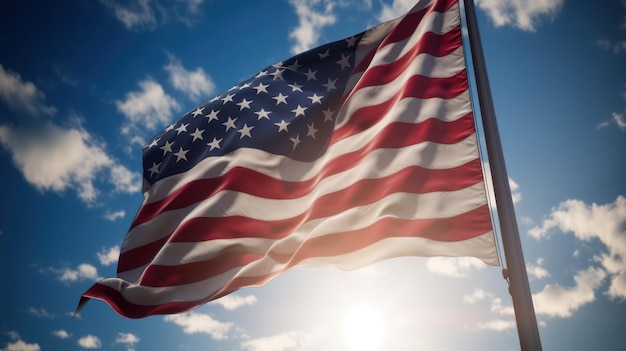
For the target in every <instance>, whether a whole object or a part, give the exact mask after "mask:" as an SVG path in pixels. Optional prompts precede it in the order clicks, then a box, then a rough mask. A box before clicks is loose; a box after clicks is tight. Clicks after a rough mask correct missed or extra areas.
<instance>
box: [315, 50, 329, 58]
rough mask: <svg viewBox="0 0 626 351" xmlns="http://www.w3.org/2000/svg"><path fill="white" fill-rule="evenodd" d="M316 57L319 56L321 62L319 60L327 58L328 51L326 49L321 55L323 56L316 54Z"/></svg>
mask: <svg viewBox="0 0 626 351" xmlns="http://www.w3.org/2000/svg"><path fill="white" fill-rule="evenodd" d="M317 55H319V57H320V60H321V59H325V58H327V57H328V56H330V49H326V52H325V53H323V54H320V53H318V54H317Z"/></svg>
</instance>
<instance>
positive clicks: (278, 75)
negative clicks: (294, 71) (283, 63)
mask: <svg viewBox="0 0 626 351" xmlns="http://www.w3.org/2000/svg"><path fill="white" fill-rule="evenodd" d="M284 72H285V70H284V69H277V70H276V71H274V73H270V76H272V77H274V80H276V79H280V80H285V78H283V73H284Z"/></svg>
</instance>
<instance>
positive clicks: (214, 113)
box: [206, 110, 220, 123]
mask: <svg viewBox="0 0 626 351" xmlns="http://www.w3.org/2000/svg"><path fill="white" fill-rule="evenodd" d="M218 113H220V110H217V111H215V110H211V112H210V113H209V114H208V115H206V117H207V118H208V119H209V122H208V123H211V121H213V120H215V121H218V120H219V118H217V114H218Z"/></svg>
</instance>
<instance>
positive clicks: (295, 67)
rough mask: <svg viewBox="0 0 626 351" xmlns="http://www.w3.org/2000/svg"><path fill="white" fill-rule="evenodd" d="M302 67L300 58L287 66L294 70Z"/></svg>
mask: <svg viewBox="0 0 626 351" xmlns="http://www.w3.org/2000/svg"><path fill="white" fill-rule="evenodd" d="M300 67H302V65H301V64H299V63H298V60H296V62H294V63H292V64H291V65H289V66H287V68H291V69H292V70H294V71H297V70H298V68H300Z"/></svg>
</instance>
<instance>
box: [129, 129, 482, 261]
mask: <svg viewBox="0 0 626 351" xmlns="http://www.w3.org/2000/svg"><path fill="white" fill-rule="evenodd" d="M475 149H476V138H475V136H474V135H471V136H469V137H468V138H466V139H465V140H463V141H461V142H459V143H457V144H451V145H446V144H436V143H430V142H425V143H420V144H416V145H411V146H409V147H405V148H401V149H378V150H374V151H372V152H370V153H369V154H368V155H367V156H366V157H365V158H364V159H363V160H362V161H361V162H360V163H359V164H358V165H357V166H356V167H354V168H352V169H348V170H346V171H344V172H341V173H338V174H334V175H332V176H330V177H327V178H326V179H323V180H321V181H320V183H319V184H318V185H317V186H316V187H315V188H314V189H313V191H312V192H311V193H310V194H307V195H305V196H304V197H301V198H297V199H293V200H266V199H260V198H256V197H252V196H250V195H247V194H243V193H241V194H240V193H233V192H230V193H233V196H231V197H234V198H237V197H238V196H234V195H240V196H239V200H238V202H237V205H235V204H234V203H232V202H231V201H234V200H235V199H230V198H229V199H228V200H226V199H225V198H224V197H225V196H226V195H224V194H223V193H225V192H222V193H220V194H216V195H215V196H213V197H211V198H210V199H207V200H206V201H205V202H204V203H203V204H202V207H198V208H197V209H193V210H192V209H190V208H187V209H179V210H176V211H167V212H164V213H161V214H159V215H158V216H156V217H155V218H153V219H151V220H150V221H147V222H145V223H142V224H140V225H138V226H136V227H134V228H133V229H131V230H130V231H129V233H128V235H127V236H126V239H125V241H124V245H123V247H122V252H125V251H128V250H130V249H133V248H135V247H138V246H142V245H145V244H148V243H150V242H153V241H156V240H159V239H160V238H162V237H164V236H166V235H168V234H169V233H171V232H172V231H173V230H174V229H175V228H176V227H177V226H178V225H179V224H180V222H181V221H183V220H185V218H193V217H196V216H203V217H207V216H209V215H208V214H207V213H205V208H207V207H209V206H214V208H213V209H212V210H213V211H211V213H213V214H214V216H216V217H218V216H221V215H234V214H236V213H234V211H235V210H236V211H237V212H238V213H245V214H246V216H249V217H254V218H259V219H265V220H272V219H284V218H290V217H293V216H297V215H298V214H300V213H302V212H298V211H306V209H307V208H308V207H309V206H310V203H311V202H312V201H313V200H314V199H315V198H319V197H320V196H323V195H325V194H329V193H332V192H335V191H338V190H341V189H344V188H346V187H348V186H350V185H351V184H353V183H354V182H356V181H358V180H360V179H363V178H380V177H384V176H387V175H390V174H393V173H395V172H397V171H398V170H401V169H404V168H406V167H409V166H412V165H418V166H423V167H426V168H429V169H447V168H452V167H457V166H461V165H463V164H466V163H467V162H469V161H471V160H474V159H476V158H477V155H476V154H475ZM246 151H250V155H252V157H250V159H251V160H250V161H251V162H252V161H254V160H256V161H259V162H260V161H261V160H263V159H264V158H263V157H260V155H255V154H257V152H258V150H253V149H250V150H246ZM244 155H245V156H248V154H242V156H244ZM417 155H419V156H420V157H417ZM286 160H287V159H286ZM380 160H386V162H387V163H386V164H385V167H379V166H378V164H379V163H380ZM293 166H294V167H295V166H297V164H294V165H293ZM287 169H290V170H291V171H293V170H294V169H296V168H287ZM244 199H245V200H244ZM253 199H254V206H259V208H254V207H252V208H250V207H249V206H245V205H243V206H244V207H239V205H238V204H241V203H243V202H245V201H253ZM291 203H293V205H291ZM196 206H197V205H195V204H194V205H192V206H190V207H191V208H193V207H196ZM244 208H245V210H244ZM276 208H281V209H283V210H282V211H281V212H280V213H265V212H267V211H275V210H276ZM246 211H249V212H246ZM261 213H263V215H261ZM251 214H254V215H253V216H252V215H251ZM266 216H267V217H266Z"/></svg>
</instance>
